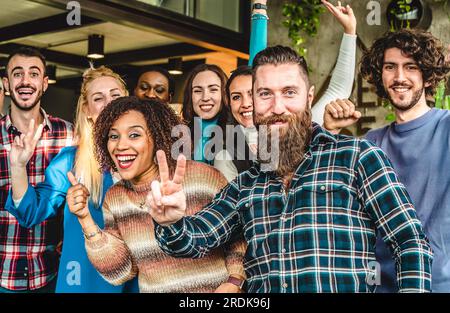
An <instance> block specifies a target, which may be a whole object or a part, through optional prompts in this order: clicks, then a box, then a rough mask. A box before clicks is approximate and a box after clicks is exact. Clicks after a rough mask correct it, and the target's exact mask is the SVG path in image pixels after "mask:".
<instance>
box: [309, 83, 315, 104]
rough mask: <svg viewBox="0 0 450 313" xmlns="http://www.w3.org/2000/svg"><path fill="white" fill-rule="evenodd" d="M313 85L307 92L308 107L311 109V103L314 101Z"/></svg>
mask: <svg viewBox="0 0 450 313" xmlns="http://www.w3.org/2000/svg"><path fill="white" fill-rule="evenodd" d="M314 89H315V88H314V85H312V86H311V87H310V88H309V90H308V106H309V108H310V109H311V106H312V103H313V101H314Z"/></svg>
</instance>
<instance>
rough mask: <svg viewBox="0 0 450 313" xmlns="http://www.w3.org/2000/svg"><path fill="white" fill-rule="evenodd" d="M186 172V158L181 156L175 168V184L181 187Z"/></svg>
mask: <svg viewBox="0 0 450 313" xmlns="http://www.w3.org/2000/svg"><path fill="white" fill-rule="evenodd" d="M185 172H186V157H185V156H184V155H183V154H180V155H179V156H178V159H177V167H176V168H175V173H174V174H173V179H172V181H173V182H174V183H175V184H179V185H181V184H182V183H183V179H184V173H185Z"/></svg>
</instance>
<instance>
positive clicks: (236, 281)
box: [227, 276, 245, 290]
mask: <svg viewBox="0 0 450 313" xmlns="http://www.w3.org/2000/svg"><path fill="white" fill-rule="evenodd" d="M227 283H230V284H233V285H235V286H238V287H239V289H241V290H242V288H243V287H244V283H245V280H244V279H240V278H237V277H234V276H230V277H228V280H227Z"/></svg>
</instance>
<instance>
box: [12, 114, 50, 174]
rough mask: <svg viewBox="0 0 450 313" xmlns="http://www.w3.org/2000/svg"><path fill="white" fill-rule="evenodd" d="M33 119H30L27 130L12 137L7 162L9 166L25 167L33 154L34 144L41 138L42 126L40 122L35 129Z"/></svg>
mask: <svg viewBox="0 0 450 313" xmlns="http://www.w3.org/2000/svg"><path fill="white" fill-rule="evenodd" d="M34 126H35V122H34V119H31V121H30V124H29V125H28V132H27V133H26V134H21V135H20V136H16V137H15V138H14V142H13V143H12V145H11V152H10V153H9V162H10V166H11V167H26V166H27V163H28V161H30V159H31V157H32V156H33V153H34V150H35V149H36V145H37V143H38V141H39V138H41V135H42V129H43V128H44V126H43V125H42V124H40V125H39V126H38V127H37V129H35V127H34Z"/></svg>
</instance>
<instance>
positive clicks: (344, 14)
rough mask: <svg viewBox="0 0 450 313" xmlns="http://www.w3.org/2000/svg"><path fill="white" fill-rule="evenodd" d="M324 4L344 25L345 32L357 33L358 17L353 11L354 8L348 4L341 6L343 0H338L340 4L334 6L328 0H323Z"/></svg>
mask: <svg viewBox="0 0 450 313" xmlns="http://www.w3.org/2000/svg"><path fill="white" fill-rule="evenodd" d="M322 3H323V5H324V6H325V7H326V8H327V9H328V11H330V12H331V14H333V15H334V16H335V17H336V19H337V20H338V22H339V23H340V24H341V25H342V27H344V32H345V33H346V34H349V35H355V34H356V18H355V14H354V13H353V9H352V8H351V7H350V6H349V5H346V6H345V7H343V6H341V1H338V5H337V6H334V5H333V4H331V3H330V2H328V1H326V0H322Z"/></svg>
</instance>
